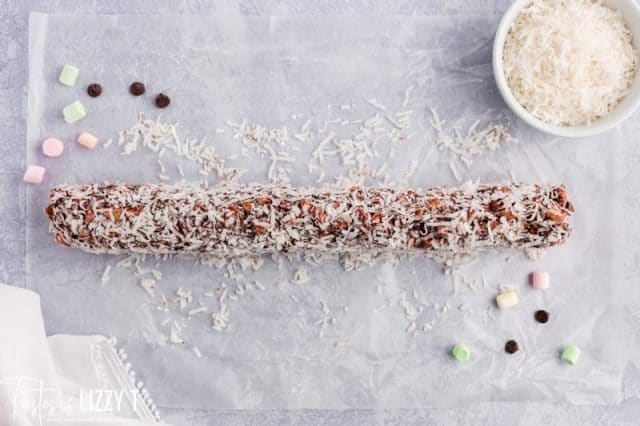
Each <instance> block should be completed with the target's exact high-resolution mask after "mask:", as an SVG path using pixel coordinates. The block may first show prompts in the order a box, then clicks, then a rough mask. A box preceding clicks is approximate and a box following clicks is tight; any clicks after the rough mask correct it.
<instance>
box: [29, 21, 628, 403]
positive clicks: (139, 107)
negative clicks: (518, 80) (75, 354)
mask: <svg viewBox="0 0 640 426" xmlns="http://www.w3.org/2000/svg"><path fill="white" fill-rule="evenodd" d="M498 19H499V17H497V16H476V17H437V16H432V17H419V16H414V17H389V18H374V17H367V18H357V17H303V18H299V17H298V18H284V17H272V18H259V17H211V16H208V17H205V16H80V15H78V16H55V15H43V14H35V15H32V17H31V25H30V52H29V57H30V86H29V123H28V140H27V150H28V158H29V162H30V163H34V164H42V165H44V166H46V167H47V176H46V181H45V182H44V184H43V185H41V186H33V187H30V188H29V192H28V205H27V213H28V215H27V216H28V236H27V241H28V249H27V257H28V259H27V267H28V287H29V288H31V289H34V290H36V291H37V292H38V293H40V295H41V296H42V305H43V309H44V316H45V319H46V320H47V328H48V332H49V333H59V332H64V333H79V334H81V333H87V334H88V333H99V334H105V335H109V336H111V335H113V336H117V337H118V338H119V339H120V342H121V344H122V346H124V347H126V349H127V352H128V353H129V356H130V360H131V362H132V363H133V364H134V367H135V369H136V370H137V371H138V374H139V375H140V377H141V378H142V379H144V381H145V384H146V386H147V388H148V389H149V391H150V393H151V394H152V395H153V396H154V399H155V401H156V402H157V403H158V405H159V406H164V407H192V408H195V407H208V408H282V407H291V408H298V407H309V408H335V407H362V408H364V407H367V408H391V407H425V406H444V405H459V404H465V403H469V402H475V401H485V400H518V401H522V400H554V401H560V402H570V403H575V404H604V403H615V402H617V401H618V400H619V396H620V375H621V360H620V358H621V357H620V344H621V342H620V333H619V327H618V321H619V319H620V311H619V309H618V307H617V303H616V299H615V289H616V287H617V280H618V277H617V271H618V269H619V268H618V254H617V248H618V241H619V231H618V230H619V229H620V228H621V226H620V225H621V224H620V223H619V216H620V211H619V210H620V208H619V205H620V204H619V197H618V195H617V194H618V188H619V183H620V182H619V171H620V168H621V161H620V148H621V147H620V144H621V143H623V141H622V140H621V137H620V132H619V131H618V130H614V131H611V132H609V133H607V134H604V135H602V136H599V137H594V138H589V139H582V140H562V139H555V138H552V137H548V136H545V135H542V134H540V133H537V132H535V131H533V130H532V129H530V128H528V127H526V126H525V125H524V124H522V123H520V122H519V121H517V120H514V119H513V117H512V116H511V115H510V114H509V113H508V112H507V111H506V107H505V106H504V104H503V103H502V101H501V100H500V99H499V96H498V94H497V91H496V90H495V87H494V82H493V78H492V70H491V55H490V51H491V44H492V38H493V33H494V29H495V27H496V23H497V21H498ZM65 63H70V64H74V65H76V66H78V67H79V68H80V76H79V81H78V83H77V84H76V86H75V87H66V86H63V85H61V84H59V83H57V81H56V79H57V75H58V72H59V70H60V67H61V66H62V65H63V64H65ZM136 80H141V81H144V82H145V83H146V85H147V94H146V95H144V96H141V97H137V98H134V97H132V96H131V95H130V94H129V93H128V86H129V84H130V83H131V82H133V81H136ZM92 82H98V83H100V84H101V85H102V87H103V94H102V96H100V97H99V98H95V99H93V98H89V97H88V96H87V95H86V93H85V89H86V86H87V85H88V84H89V83H92ZM407 88H411V89H409V90H408V91H407ZM161 91H162V92H165V93H167V94H169V96H170V97H171V99H172V103H171V106H170V107H169V108H167V109H166V110H163V111H162V118H161V120H162V121H163V122H166V123H176V122H179V123H180V124H179V126H178V128H177V131H178V132H179V137H181V138H183V139H184V138H202V137H204V136H207V137H208V139H207V140H206V144H207V145H208V146H213V147H215V149H216V151H217V152H218V153H219V155H220V156H221V157H222V158H226V157H228V156H231V157H230V159H229V160H227V163H226V165H227V167H238V168H241V169H246V170H247V173H246V174H245V175H244V177H242V178H241V181H242V182H251V181H266V180H267V178H266V173H267V170H268V169H269V166H270V164H271V162H270V160H269V158H268V156H264V155H260V154H257V153H255V152H254V151H252V150H247V151H246V152H244V153H245V154H246V155H243V146H244V145H243V144H242V143H241V141H239V140H238V139H233V137H232V135H233V131H232V129H231V128H230V127H229V126H228V125H227V121H230V122H232V123H240V122H241V121H242V120H243V119H244V118H247V120H248V122H249V123H261V124H262V125H264V126H265V127H266V128H270V129H271V128H279V129H282V128H283V127H287V129H288V134H289V139H288V141H287V142H285V143H283V145H282V146H275V148H277V149H278V150H279V151H282V150H284V151H287V152H288V153H289V154H291V155H292V156H294V157H295V159H296V160H295V161H294V162H292V163H286V164H284V165H282V164H280V165H279V166H284V167H289V168H290V169H291V173H290V180H291V183H292V184H294V185H314V184H316V183H315V182H316V181H317V180H318V179H319V177H320V169H316V170H312V171H309V169H308V167H307V165H308V162H309V159H310V158H311V155H312V152H313V151H314V150H315V149H316V148H317V146H318V144H319V143H320V141H321V140H322V139H323V138H324V137H326V134H327V132H329V131H331V129H334V130H335V131H336V135H337V136H336V139H340V138H347V137H348V136H349V134H348V133H349V132H351V135H352V134H353V133H357V129H358V126H360V124H358V122H357V120H361V119H365V120H366V119H369V118H371V117H375V115H376V114H379V115H380V117H382V118H383V120H384V121H385V125H386V128H387V129H388V130H387V131H391V129H392V127H393V124H392V123H391V122H390V120H387V119H386V118H385V116H386V115H387V114H389V113H390V112H392V111H393V112H398V111H408V110H410V111H412V113H410V114H409V115H410V117H411V125H410V126H409V127H408V128H407V129H404V130H403V131H402V134H404V135H406V136H407V139H406V140H400V141H397V140H396V141H393V142H392V141H390V140H388V139H389V138H387V137H386V132H383V133H382V137H380V138H379V141H378V142H376V143H377V145H376V153H377V156H376V155H375V154H376V153H372V155H371V158H368V159H367V162H368V164H369V165H370V167H371V168H372V169H378V168H380V167H382V165H383V164H384V163H387V166H386V167H387V171H386V172H385V173H381V174H386V173H388V174H389V180H390V181H392V182H397V183H401V184H402V183H404V184H406V185H408V186H411V187H426V186H430V185H441V184H456V183H458V182H457V180H456V178H455V177H454V175H453V173H452V172H451V170H450V166H451V164H453V167H454V168H455V169H457V170H458V171H459V173H460V175H461V177H462V178H463V179H479V180H480V181H483V182H496V181H507V180H509V174H508V173H509V171H510V172H511V173H512V174H513V175H515V177H516V179H521V180H526V181H530V182H538V181H548V182H554V183H564V184H565V185H566V186H567V188H568V191H569V195H570V199H571V200H572V201H573V202H574V204H575V207H576V210H577V211H576V214H575V215H574V216H573V218H572V223H573V225H574V228H575V231H574V233H573V235H572V237H571V238H570V239H569V241H568V242H567V243H566V244H565V245H564V246H562V247H559V248H554V249H551V250H549V251H548V253H547V254H546V256H544V257H543V258H542V259H541V260H539V261H536V262H533V261H530V260H528V259H526V258H525V257H524V256H523V255H522V254H520V253H516V252H498V253H486V254H483V255H481V256H479V257H478V258H477V259H475V260H474V261H472V262H471V263H469V264H467V265H464V266H462V267H460V269H458V270H457V272H456V273H455V276H452V275H446V274H444V273H443V267H442V266H441V265H437V264H434V263H432V262H428V261H425V260H424V259H421V258H414V259H400V260H399V262H397V264H394V262H382V261H380V262H378V263H377V264H376V265H375V266H372V267H367V268H364V269H361V270H357V271H349V272H347V271H344V270H343V267H342V266H341V264H340V262H339V261H338V260H329V261H324V262H318V263H316V264H310V263H307V262H303V261H297V260H289V259H285V260H284V265H283V266H282V269H278V267H277V265H276V264H275V263H274V262H273V261H272V260H271V259H269V258H266V259H265V262H264V265H263V266H262V267H261V268H259V269H258V270H257V271H255V272H254V271H252V270H250V269H249V270H247V271H240V270H237V269H236V270H233V271H231V272H230V270H229V269H227V268H222V269H220V270H218V269H214V268H211V267H207V266H202V265H196V264H194V262H193V261H192V260H177V259H174V260H167V261H164V262H160V263H159V264H158V265H157V266H155V265H156V260H153V259H147V260H146V261H145V262H143V263H142V264H141V265H140V266H141V268H155V269H158V270H160V271H161V272H162V273H163V276H162V277H161V279H158V280H157V283H156V288H155V292H154V295H153V296H151V295H149V294H147V292H146V291H145V290H144V289H143V288H142V287H141V286H140V284H139V283H140V280H141V278H143V277H148V276H149V275H148V271H147V272H146V275H145V271H142V272H143V273H142V275H139V276H136V275H134V273H133V272H135V269H134V268H118V267H115V266H113V265H114V264H115V263H116V262H117V261H119V260H121V258H114V257H110V256H95V255H91V254H86V253H82V252H80V251H77V250H72V249H66V248H63V247H61V246H58V245H57V244H56V243H55V242H54V241H53V238H52V236H51V235H49V234H48V232H47V220H46V218H45V215H44V213H43V207H44V206H45V204H46V201H47V195H48V190H49V189H50V187H52V186H53V185H56V184H61V183H84V182H94V181H103V180H110V181H120V182H156V181H158V174H159V173H160V171H159V165H158V163H157V158H158V157H157V155H156V154H155V153H153V152H151V151H149V150H147V149H143V148H139V149H138V150H137V151H135V152H133V153H132V154H131V155H129V156H123V155H121V152H122V147H121V146H117V143H116V142H117V139H118V131H119V130H121V129H127V128H129V127H130V126H131V125H132V124H133V123H134V122H135V121H136V119H137V115H138V112H140V111H142V112H145V113H146V115H147V117H150V118H154V119H155V118H156V117H157V116H158V114H159V112H160V110H157V109H156V108H155V107H154V106H153V98H154V96H155V94H156V93H159V92H161ZM405 94H407V95H408V96H407V97H406V98H405ZM76 99H79V100H81V101H82V102H83V103H84V104H85V106H86V109H87V113H88V114H87V117H86V118H85V119H84V120H82V121H80V122H78V123H76V124H73V125H68V124H65V123H64V121H63V120H62V116H61V109H62V107H63V106H64V105H66V104H68V103H70V102H72V101H74V100H76ZM367 100H369V102H368V101H367ZM403 104H405V105H403ZM432 106H433V107H438V110H439V112H440V114H441V116H442V117H443V118H445V119H447V120H448V122H447V124H446V127H447V126H448V127H449V128H453V127H455V126H460V127H462V128H465V127H467V126H469V125H471V124H473V123H474V121H476V120H480V121H481V124H480V127H482V126H483V125H484V124H486V123H487V122H488V121H490V120H499V121H500V120H501V121H508V120H510V119H511V120H512V126H511V132H512V133H513V135H514V136H515V137H516V138H517V139H518V140H519V143H518V144H508V145H505V146H503V147H501V148H499V149H498V150H496V151H495V152H489V153H487V154H485V155H482V156H479V157H477V158H476V160H475V162H474V164H473V165H472V166H471V167H470V168H465V167H464V165H463V164H462V163H461V162H460V161H459V160H458V159H457V158H456V157H455V156H453V155H452V154H450V153H449V152H447V151H439V150H438V149H437V147H436V144H435V142H434V141H435V136H436V134H435V132H434V131H433V130H432V129H431V127H430V125H429V119H430V118H431V113H430V111H429V107H432ZM383 107H384V108H385V110H383ZM309 119H311V123H310V124H309V125H308V126H309V128H310V129H311V132H312V133H313V137H312V138H311V140H308V141H305V142H300V141H297V140H295V139H294V138H293V137H292V135H293V134H295V133H296V132H298V131H299V129H300V128H301V127H303V126H304V123H305V122H306V121H307V120H309ZM327 122H329V123H327ZM345 122H346V124H344V123H345ZM216 129H224V131H222V130H216ZM354 129H356V130H355V131H354ZM81 131H90V132H92V133H94V134H96V135H97V136H98V137H99V138H100V139H101V141H102V142H101V143H102V145H101V146H99V147H98V148H96V149H94V150H92V151H89V150H86V149H85V148H83V147H81V146H79V145H78V144H76V143H75V142H74V140H75V137H76V136H77V134H78V133H79V132H81ZM46 137H58V138H61V139H63V140H64V141H65V142H66V149H65V153H64V154H63V156H62V157H61V158H58V159H46V158H44V157H43V156H42V155H41V153H40V151H39V147H40V143H41V141H42V140H43V139H44V138H46ZM110 138H113V139H114V140H115V141H116V142H114V143H113V144H112V146H111V147H109V148H108V149H105V148H104V147H103V145H104V143H105V142H106V141H107V140H108V139H110ZM162 161H163V162H164V164H165V167H166V171H165V172H164V173H165V174H166V175H168V176H169V177H170V178H171V179H172V180H173V181H176V180H179V179H180V176H179V174H178V172H177V165H178V164H181V165H182V167H183V168H184V170H185V174H186V179H187V180H198V179H201V178H202V176H201V175H199V174H198V173H197V167H195V166H194V164H193V162H190V161H188V160H186V159H184V158H176V156H175V155H172V153H170V152H169V153H167V154H165V155H164V156H163V158H162ZM412 161H415V164H416V166H417V168H416V171H415V173H413V174H411V173H409V172H410V170H411V167H410V164H411V162H412ZM352 167H353V166H351V165H348V164H347V165H344V164H342V163H341V162H340V161H338V160H336V158H335V157H331V158H328V160H327V163H326V164H325V165H324V166H323V167H322V170H323V171H324V172H325V174H326V177H325V182H327V181H332V180H333V179H334V178H336V177H337V176H339V175H346V174H347V173H348V171H349V170H350V169H351V168H352ZM403 176H404V178H403ZM208 180H209V182H210V184H214V183H215V182H216V179H215V177H213V176H209V177H208ZM365 182H366V183H368V184H371V185H376V184H380V182H379V180H377V181H376V180H372V179H367V180H366V181H365ZM108 265H112V268H111V272H110V273H109V274H108V276H109V277H110V278H109V279H108V280H105V282H104V283H103V282H102V281H101V276H102V275H103V271H104V270H105V268H106V267H107V266H108ZM301 268H303V269H304V270H305V271H306V272H307V273H308V276H309V280H308V281H306V280H305V279H301V280H298V281H303V282H298V283H296V282H295V281H296V280H294V279H293V278H292V277H293V275H294V273H295V272H296V271H299V270H300V269H301ZM534 269H544V270H548V271H549V272H550V274H551V280H552V284H551V288H550V289H549V290H547V291H536V290H533V289H531V288H530V286H529V285H528V282H527V274H528V273H529V272H531V271H532V270H534ZM156 278H158V277H156ZM303 278H304V277H303ZM304 281H306V282H304ZM256 282H257V283H256ZM222 284H224V285H226V286H227V294H228V295H227V296H226V297H227V298H226V299H225V300H224V303H226V309H228V317H229V318H228V319H229V321H228V326H227V327H226V328H223V329H222V330H221V331H216V330H213V329H212V326H211V325H212V321H211V318H210V315H211V314H212V313H220V311H221V309H222V307H221V303H220V302H219V297H220V294H221V292H222V291H223V290H222ZM501 286H505V287H512V288H514V289H516V290H517V292H518V294H519V296H520V300H521V301H520V304H519V305H517V306H516V307H515V308H513V309H510V310H508V311H498V310H497V309H496V308H495V306H494V304H493V299H494V297H495V295H496V294H497V292H498V291H499V289H500V287H501ZM179 287H180V288H182V289H184V290H187V291H190V292H191V294H192V297H193V300H192V301H190V302H188V301H187V302H186V304H187V305H188V306H186V307H185V308H184V309H183V310H181V309H180V307H179V306H177V305H178V304H179V301H177V296H176V291H177V290H178V288H179ZM260 287H263V289H261V288H260ZM211 294H213V297H210V295H211ZM162 295H164V297H165V299H166V300H167V303H168V305H169V307H168V308H167V309H166V311H165V310H162V309H159V308H158V306H159V305H161V304H162V302H161V299H162ZM228 296H233V297H232V298H229V297H228ZM200 304H202V305H204V306H206V307H207V312H206V313H198V314H193V315H191V317H190V319H188V320H187V319H186V318H187V317H188V315H187V311H189V310H190V309H192V308H195V307H198V306H199V305H200ZM537 309H546V310H547V311H549V312H550V313H551V320H550V322H549V323H548V324H545V325H542V324H539V323H536V322H535V321H534V319H533V314H534V311H535V310H537ZM222 315H223V316H224V312H223V313H222ZM172 328H174V329H176V330H179V332H177V335H178V337H179V338H180V339H184V341H185V342H184V343H171V342H170V341H168V340H167V336H169V334H170V330H171V329H172ZM509 339H515V340H517V341H518V342H519V344H520V347H521V350H520V352H518V353H516V354H514V355H507V354H506V353H505V352H504V344H505V341H506V340H509ZM458 342H463V343H465V344H467V345H468V346H469V347H470V349H471V352H472V355H471V359H470V360H469V361H467V362H466V363H459V362H457V361H455V360H453V359H452V358H451V357H450V355H449V351H450V348H451V346H452V345H453V344H455V343H458ZM567 343H573V344H575V345H577V346H579V347H580V348H581V349H582V357H581V359H580V362H579V363H578V364H577V365H575V366H568V365H566V364H563V363H562V362H561V361H560V360H559V351H560V350H561V349H562V347H563V345H565V344H567ZM194 347H195V348H197V349H195V350H194ZM198 351H199V352H200V353H201V354H202V356H201V357H199V356H197V355H196V354H195V352H198Z"/></svg>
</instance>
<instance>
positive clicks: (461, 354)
mask: <svg viewBox="0 0 640 426" xmlns="http://www.w3.org/2000/svg"><path fill="white" fill-rule="evenodd" d="M451 355H453V357H454V358H455V359H457V360H458V361H466V360H468V359H469V357H470V356H471V351H470V350H469V348H468V347H467V345H464V344H462V343H458V344H457V345H455V346H454V347H453V349H451Z"/></svg>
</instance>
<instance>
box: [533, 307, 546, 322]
mask: <svg viewBox="0 0 640 426" xmlns="http://www.w3.org/2000/svg"><path fill="white" fill-rule="evenodd" d="M534 317H535V319H536V321H538V322H540V323H542V324H544V323H546V322H547V321H549V312H547V311H543V310H539V311H536V313H535V314H534Z"/></svg>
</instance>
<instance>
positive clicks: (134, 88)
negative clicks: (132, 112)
mask: <svg viewBox="0 0 640 426" xmlns="http://www.w3.org/2000/svg"><path fill="white" fill-rule="evenodd" d="M145 90H146V89H145V87H144V84H142V83H140V82H139V81H136V82H133V83H131V86H129V92H131V94H132V95H133V96H140V95H142V94H143V93H144V92H145Z"/></svg>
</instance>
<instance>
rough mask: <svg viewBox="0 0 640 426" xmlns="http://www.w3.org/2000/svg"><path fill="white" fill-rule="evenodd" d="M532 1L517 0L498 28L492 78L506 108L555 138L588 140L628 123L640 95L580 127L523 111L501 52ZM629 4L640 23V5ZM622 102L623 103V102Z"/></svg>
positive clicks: (494, 45) (637, 73)
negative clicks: (514, 24)
mask: <svg viewBox="0 0 640 426" xmlns="http://www.w3.org/2000/svg"><path fill="white" fill-rule="evenodd" d="M533 1H534V0H515V1H514V2H513V3H512V4H511V6H509V8H508V9H507V11H506V12H505V13H504V15H503V16H502V18H501V19H500V23H499V24H498V27H497V29H496V34H495V37H494V39H493V51H492V62H493V76H494V79H495V81H496V85H497V86H498V91H499V92H500V95H501V96H502V99H503V100H504V101H505V103H506V104H507V106H508V107H509V108H510V109H511V110H512V111H513V112H514V113H515V114H516V115H517V116H518V117H519V118H520V119H521V120H522V121H524V122H525V123H527V124H528V125H529V126H531V127H533V128H535V129H537V130H540V131H541V132H544V133H547V134H550V135H554V136H561V137H565V138H580V137H586V136H593V135H597V134H599V133H602V132H605V131H607V130H610V129H612V128H614V127H616V126H618V125H619V124H620V123H622V122H623V121H624V120H626V119H627V118H628V117H629V116H630V115H631V114H632V113H633V112H634V111H635V109H636V108H637V107H638V106H639V105H640V93H639V94H637V95H636V97H635V98H634V99H632V100H631V102H630V103H629V104H628V105H626V107H625V108H624V109H622V110H618V111H617V114H616V116H615V118H613V117H611V113H612V112H613V111H615V107H614V109H613V110H612V111H610V112H609V114H607V115H605V116H604V117H600V118H599V119H597V120H595V121H593V122H592V123H591V124H590V125H584V124H582V125H578V126H566V127H565V126H556V125H553V124H548V123H545V122H544V121H542V120H540V119H539V118H536V117H534V116H533V115H532V114H531V113H530V112H529V111H527V110H526V109H524V107H523V106H522V105H521V104H520V102H518V100H517V99H516V97H515V95H514V94H513V92H512V91H511V88H510V87H509V84H508V83H507V78H506V76H505V75H504V65H503V55H502V53H503V51H504V44H505V42H506V38H507V34H508V33H509V30H510V29H511V25H512V24H513V22H514V21H515V19H516V18H517V16H518V15H519V14H520V11H521V10H522V9H524V8H525V7H527V6H529V5H530V4H531V3H533ZM628 3H629V7H630V8H631V9H632V10H633V13H635V15H636V18H637V20H640V7H639V6H638V4H637V3H636V2H635V1H634V0H628ZM624 17H625V24H626V25H627V27H628V28H629V29H631V27H629V21H628V19H626V18H627V17H626V16H624ZM638 32H640V31H638ZM633 42H634V43H633V44H634V47H635V48H636V49H637V50H640V48H639V47H638V46H637V43H638V42H639V41H638V40H636V39H635V37H634V40H633ZM634 79H635V80H636V81H637V80H638V79H640V69H637V70H636V75H635V77H634ZM626 96H629V94H627V95H626ZM626 96H625V97H626ZM622 99H623V100H624V99H625V98H622ZM620 102H622V100H621V101H620ZM607 117H609V119H608V120H606V118H607Z"/></svg>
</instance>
